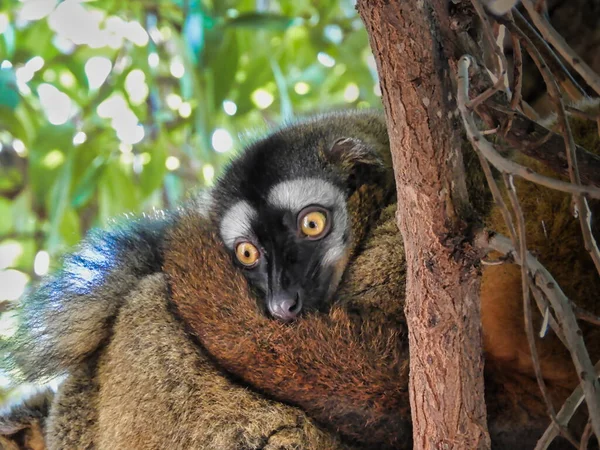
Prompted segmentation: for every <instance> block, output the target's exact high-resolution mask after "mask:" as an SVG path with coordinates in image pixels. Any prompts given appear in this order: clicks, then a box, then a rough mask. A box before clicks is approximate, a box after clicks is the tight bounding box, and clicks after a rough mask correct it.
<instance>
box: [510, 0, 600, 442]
mask: <svg viewBox="0 0 600 450" xmlns="http://www.w3.org/2000/svg"><path fill="white" fill-rule="evenodd" d="M532 7H533V6H532ZM515 31H516V32H517V33H519V39H520V40H521V42H522V43H523V44H524V46H525V48H526V49H527V52H528V53H529V56H531V59H533V61H534V63H535V65H536V66H537V68H538V70H539V71H540V73H541V74H542V77H543V78H544V83H545V84H546V89H547V91H548V96H549V97H550V100H552V103H554V106H555V108H556V114H557V123H558V126H559V127H560V129H561V131H562V134H563V139H564V143H565V148H566V150H567V152H566V153H567V162H568V165H569V178H570V179H571V183H572V184H573V185H575V186H580V185H581V178H580V176H579V168H578V165H577V157H576V155H575V140H574V139H573V133H572V132H571V125H570V124H569V121H568V120H567V114H566V112H565V105H564V103H563V101H562V97H561V95H560V90H559V88H558V84H557V83H556V79H555V78H554V76H553V75H552V72H550V70H549V68H548V66H547V65H546V62H545V61H544V58H543V57H542V55H541V54H540V52H539V51H538V49H537V48H536V47H535V46H534V45H533V43H532V42H531V41H530V40H529V38H528V37H527V36H525V35H524V34H522V33H521V32H520V30H519V29H518V28H516V29H515ZM574 201H575V205H576V206H577V212H578V216H579V223H580V226H581V232H582V234H583V241H584V244H585V249H586V250H587V252H588V253H589V254H590V256H591V257H592V260H593V261H594V265H595V266H596V270H597V271H598V273H599V274H600V250H599V249H598V245H597V244H596V240H595V239H594V236H593V234H592V213H591V211H590V208H589V206H588V203H587V200H586V199H585V197H583V196H582V195H580V194H578V195H574ZM598 414H599V416H598V418H597V420H598V421H597V422H595V421H594V419H593V418H592V424H593V426H594V431H595V432H596V433H597V435H598V436H600V410H599V411H598Z"/></svg>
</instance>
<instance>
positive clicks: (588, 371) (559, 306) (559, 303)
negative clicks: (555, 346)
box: [476, 232, 600, 424]
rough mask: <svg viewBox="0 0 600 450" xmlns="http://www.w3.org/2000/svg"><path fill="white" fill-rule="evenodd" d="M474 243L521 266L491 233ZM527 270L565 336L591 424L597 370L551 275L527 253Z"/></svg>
mask: <svg viewBox="0 0 600 450" xmlns="http://www.w3.org/2000/svg"><path fill="white" fill-rule="evenodd" d="M476 243H477V244H478V245H479V246H480V247H481V248H489V249H491V250H495V251H498V252H500V253H503V254H508V253H510V254H512V255H513V256H514V258H515V261H516V262H517V263H518V264H520V263H521V259H520V256H519V253H518V252H516V251H515V248H514V246H513V245H512V244H511V241H510V240H509V239H508V238H506V237H505V236H502V235H501V234H499V233H493V234H492V235H490V234H488V233H486V232H484V233H480V234H479V235H478V236H477V238H476ZM527 266H528V267H529V271H530V272H531V273H532V275H533V279H534V282H535V285H536V286H537V287H538V288H539V289H540V290H541V291H542V292H544V294H545V295H546V297H547V298H548V300H549V301H550V304H551V305H552V308H553V309H554V311H556V318H557V320H558V321H559V323H560V325H561V328H562V330H563V332H564V336H565V340H566V342H567V344H568V345H567V349H568V350H569V352H570V353H571V358H572V359H573V363H574V364H575V370H576V372H577V375H578V376H579V379H580V381H581V386H582V387H583V394H584V396H585V400H586V403H587V406H588V411H589V414H590V417H591V418H592V424H593V423H594V420H595V419H594V417H593V416H594V415H596V412H597V411H598V409H599V408H600V384H599V383H598V378H597V375H596V369H595V368H594V366H593V365H592V361H591V360H590V355H589V354H588V351H587V349H586V347H585V343H584V342H583V337H582V336H581V330H580V329H579V325H578V324H577V318H576V317H575V314H574V313H573V310H572V309H571V303H570V301H569V299H568V298H567V296H566V295H565V294H564V292H563V291H562V289H561V288H560V286H559V285H558V283H557V282H556V280H555V279H554V277H553V276H552V275H551V274H550V272H548V270H547V269H546V268H545V267H544V266H543V265H542V264H541V263H540V262H539V261H538V260H537V259H536V258H535V257H534V256H533V255H532V254H531V253H529V252H528V253H527ZM557 419H558V420H559V422H560V423H564V422H563V421H562V420H561V417H559V416H558V415H557Z"/></svg>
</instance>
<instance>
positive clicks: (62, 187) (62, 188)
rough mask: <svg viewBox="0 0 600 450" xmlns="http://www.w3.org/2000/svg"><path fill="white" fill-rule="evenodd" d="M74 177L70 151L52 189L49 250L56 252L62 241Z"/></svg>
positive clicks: (49, 204) (49, 199)
mask: <svg viewBox="0 0 600 450" xmlns="http://www.w3.org/2000/svg"><path fill="white" fill-rule="evenodd" d="M72 179H73V152H72V151H69V152H68V153H67V155H66V160H65V162H64V164H63V165H62V167H61V168H60V169H59V173H58V177H57V179H56V182H55V183H54V185H53V186H52V189H51V190H50V194H49V197H48V200H47V208H48V212H49V216H50V233H49V235H48V240H47V242H48V251H50V252H51V253H52V252H54V251H55V250H56V249H57V248H58V247H59V245H60V243H61V235H62V231H61V226H62V223H63V221H64V216H65V214H67V208H68V207H69V203H70V193H71V184H72V183H71V181H72Z"/></svg>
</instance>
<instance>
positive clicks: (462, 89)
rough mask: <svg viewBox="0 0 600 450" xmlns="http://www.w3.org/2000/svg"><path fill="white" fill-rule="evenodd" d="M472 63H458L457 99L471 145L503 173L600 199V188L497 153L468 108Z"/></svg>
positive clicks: (464, 60)
mask: <svg viewBox="0 0 600 450" xmlns="http://www.w3.org/2000/svg"><path fill="white" fill-rule="evenodd" d="M471 61H472V57H470V56H462V57H461V58H460V60H459V62H458V67H459V73H458V99H457V104H458V109H459V111H460V113H461V116H462V120H463V123H464V126H465V130H466V132H467V137H468V138H469V141H470V142H471V144H472V145H473V146H475V147H476V148H477V149H479V151H481V153H482V154H483V156H484V157H485V158H486V159H487V160H488V161H489V162H490V163H491V164H492V165H493V166H494V167H495V168H496V169H498V170H499V171H501V172H505V173H507V174H510V175H516V176H518V177H521V178H523V179H525V180H528V181H531V182H533V183H537V184H540V185H542V186H545V187H548V188H550V189H555V190H557V191H561V192H568V193H570V194H587V195H589V196H590V197H592V198H598V199H600V189H598V188H594V187H592V186H575V185H573V184H572V183H568V182H565V181H561V180H557V179H555V178H551V177H546V176H544V175H540V174H538V173H536V172H534V171H533V170H531V169H530V168H528V167H525V166H522V165H520V164H517V163H516V162H514V161H510V160H508V159H506V158H504V157H503V156H502V155H500V154H499V153H498V152H497V151H496V149H495V148H494V146H493V145H492V144H491V143H490V142H489V141H487V140H486V139H485V137H484V136H483V135H482V134H481V133H480V132H479V130H478V129H477V126H476V124H475V121H474V120H473V117H472V115H471V112H470V111H469V109H468V108H467V107H466V105H467V103H468V101H469V99H468V97H467V92H468V89H469V80H468V73H469V66H470V65H471Z"/></svg>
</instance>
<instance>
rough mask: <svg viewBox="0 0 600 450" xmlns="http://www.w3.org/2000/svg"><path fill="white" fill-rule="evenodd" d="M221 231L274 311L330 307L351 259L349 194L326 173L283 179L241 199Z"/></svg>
mask: <svg viewBox="0 0 600 450" xmlns="http://www.w3.org/2000/svg"><path fill="white" fill-rule="evenodd" d="M258 176H260V175H258ZM219 231H220V234H221V238H222V239H223V242H224V243H225V245H226V246H227V248H228V249H229V250H230V251H231V253H232V255H233V258H234V261H235V263H236V264H237V265H238V266H239V267H241V268H242V269H243V271H244V273H245V275H246V277H247V279H248V280H249V281H250V283H251V285H252V286H253V287H255V288H256V289H257V290H258V291H259V292H260V294H262V296H264V298H265V300H266V301H265V306H266V308H267V310H268V311H269V313H270V314H271V315H273V316H274V317H276V318H277V319H280V320H283V321H290V320H293V319H294V318H296V317H297V315H298V314H299V313H300V312H301V311H302V310H311V309H313V310H315V309H316V310H319V309H323V308H325V307H326V305H327V303H328V302H327V300H328V299H329V298H330V297H331V295H332V294H333V293H334V292H335V290H336V288H337V286H338V284H339V281H340V278H341V275H342V273H343V272H344V269H345V267H346V263H347V261H348V254H349V250H350V223H349V218H348V213H347V210H346V196H345V193H344V192H342V191H341V190H340V189H339V188H338V187H336V186H335V185H334V184H332V183H330V182H328V181H326V180H324V179H321V178H310V177H306V178H295V179H290V180H287V181H280V182H277V183H275V184H273V185H272V186H270V187H269V188H268V190H267V191H266V192H265V195H264V197H262V196H261V197H260V198H259V199H258V201H256V200H254V201H253V199H252V198H244V199H242V198H240V199H238V201H237V202H235V203H234V204H233V205H231V207H229V208H228V209H227V210H226V211H225V213H224V215H223V219H222V220H221V223H220V226H219Z"/></svg>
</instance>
